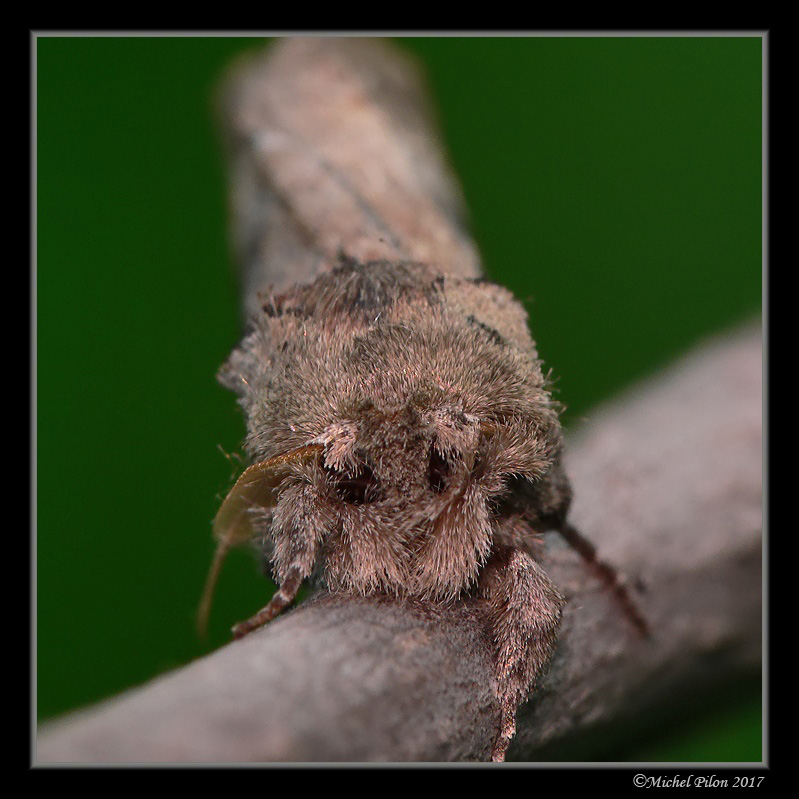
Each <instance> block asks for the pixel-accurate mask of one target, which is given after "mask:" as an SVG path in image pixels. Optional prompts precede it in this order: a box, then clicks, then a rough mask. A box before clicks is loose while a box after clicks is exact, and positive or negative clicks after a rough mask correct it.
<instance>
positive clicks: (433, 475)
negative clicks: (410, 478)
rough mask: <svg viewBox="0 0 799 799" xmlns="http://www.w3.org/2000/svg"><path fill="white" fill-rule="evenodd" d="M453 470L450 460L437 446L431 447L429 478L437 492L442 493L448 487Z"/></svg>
mask: <svg viewBox="0 0 799 799" xmlns="http://www.w3.org/2000/svg"><path fill="white" fill-rule="evenodd" d="M451 471H452V466H451V465H450V462H449V461H448V460H447V459H446V458H445V457H444V456H443V455H442V454H441V453H440V452H439V451H438V450H437V449H436V448H435V447H431V449H430V463H429V466H428V472H427V479H428V480H429V482H430V488H431V489H433V491H434V492H435V493H436V494H441V493H442V492H443V491H444V490H445V489H446V487H447V483H449V476H450V473H451Z"/></svg>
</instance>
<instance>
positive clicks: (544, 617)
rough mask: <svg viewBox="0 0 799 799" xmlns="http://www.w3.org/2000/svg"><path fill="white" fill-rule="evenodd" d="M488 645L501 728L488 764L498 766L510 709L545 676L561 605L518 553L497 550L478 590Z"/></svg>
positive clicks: (512, 715)
mask: <svg viewBox="0 0 799 799" xmlns="http://www.w3.org/2000/svg"><path fill="white" fill-rule="evenodd" d="M478 594H479V596H481V597H482V598H483V599H484V600H485V601H486V606H487V627H488V632H489V634H490V636H491V640H492V642H493V645H494V659H495V660H494V668H495V671H494V676H495V681H496V682H495V691H496V695H497V699H498V701H499V705H500V708H501V727H500V733H499V737H498V738H497V740H496V742H495V744H494V748H493V751H492V753H491V759H492V760H494V761H500V762H501V761H503V760H504V759H505V753H506V752H507V749H508V744H509V743H510V741H511V738H513V736H514V734H515V732H516V708H517V707H518V705H519V704H520V703H521V702H522V701H524V699H525V698H526V697H527V695H528V694H529V693H530V691H532V689H533V688H534V687H535V686H536V684H537V683H538V682H539V681H540V680H541V678H542V677H543V676H544V674H545V673H546V670H547V667H548V666H549V661H550V659H551V658H552V654H553V652H554V650H555V644H556V642H557V632H558V627H559V625H560V618H561V612H562V609H563V605H564V603H565V600H564V598H563V597H562V596H561V594H560V593H559V592H558V590H557V588H555V586H554V585H553V584H552V582H550V580H549V578H548V577H547V576H546V574H545V573H544V571H543V570H542V569H541V567H540V566H539V565H538V564H537V563H536V562H535V561H534V560H533V559H532V558H531V557H530V555H528V554H527V553H526V552H523V551H521V550H518V549H509V548H502V549H499V550H498V551H496V552H495V553H494V555H493V556H492V558H491V560H490V561H489V562H488V564H487V565H486V567H485V569H484V570H483V573H482V575H481V578H480V582H479V584H478Z"/></svg>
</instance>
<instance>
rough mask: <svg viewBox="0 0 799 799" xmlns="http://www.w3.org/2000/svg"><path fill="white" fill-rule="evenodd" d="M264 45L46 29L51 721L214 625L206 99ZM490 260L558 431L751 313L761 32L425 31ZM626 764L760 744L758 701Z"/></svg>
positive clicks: (46, 569) (238, 434) (46, 711)
mask: <svg viewBox="0 0 799 799" xmlns="http://www.w3.org/2000/svg"><path fill="white" fill-rule="evenodd" d="M260 41H262V40H251V39H243V38H214V37H80V36H75V37H69V38H63V37H43V38H38V39H37V40H36V106H35V110H36V135H37V138H36V145H35V158H36V176H35V186H36V202H37V209H36V215H37V231H36V246H37V253H36V255H37V257H36V273H35V286H36V313H37V318H36V342H35V344H36V353H35V354H36V365H35V374H36V380H37V385H36V402H37V405H36V459H37V460H36V467H37V503H36V508H37V516H36V566H37V573H36V576H37V584H36V632H37V635H36V641H37V653H36V655H37V659H36V669H37V671H36V676H37V699H38V712H39V716H40V718H47V717H50V716H53V715H55V714H58V713H62V712H64V711H66V710H69V709H71V708H75V707H77V706H80V705H83V704H86V703H89V702H93V701H95V700H98V699H100V698H103V697H105V696H108V695H110V694H112V693H115V692H118V691H120V690H122V689H124V688H126V687H129V686H132V685H135V684H138V683H142V682H145V681H147V680H148V679H150V678H151V677H153V676H154V675H156V674H159V673H161V672H163V671H165V670H167V669H170V668H172V667H175V666H177V665H179V664H182V663H185V662H186V661H188V660H190V659H191V658H193V657H196V656H198V655H200V654H202V652H204V651H207V649H208V648H210V647H212V646H217V645H219V644H221V643H223V642H224V641H225V640H227V631H228V628H229V625H230V623H231V622H233V621H235V620H238V619H240V618H244V617H246V616H248V615H250V614H251V613H252V612H253V611H254V610H255V609H257V608H258V607H261V605H262V604H263V603H264V601H265V599H266V598H267V597H268V594H269V591H270V586H269V584H268V583H266V582H265V581H264V579H263V578H262V577H261V576H260V574H259V573H258V569H257V568H256V566H255V565H254V561H253V558H252V557H251V556H250V555H249V554H248V553H234V554H233V555H232V556H231V558H230V562H229V563H228V564H227V566H226V569H225V571H224V573H223V575H222V579H221V583H220V586H219V591H218V596H217V600H216V606H215V609H214V613H213V617H212V629H211V635H210V639H209V642H208V643H207V644H206V645H203V644H201V643H200V642H199V641H198V640H197V638H196V635H195V632H194V625H193V614H194V611H195V607H196V602H197V599H198V596H199V593H200V589H201V586H202V583H203V579H204V576H205V572H206V569H207V567H208V563H209V558H210V555H211V550H212V543H211V538H210V521H211V519H212V518H213V515H214V513H215V510H216V508H217V506H218V502H219V499H220V498H221V496H222V495H223V494H224V492H225V491H226V489H227V488H228V487H229V485H230V483H231V479H232V477H233V475H234V473H235V471H236V464H235V463H230V462H228V460H226V459H225V457H224V456H223V454H222V453H221V452H220V450H222V451H224V452H228V453H231V452H232V453H235V452H237V451H238V449H239V445H240V442H241V439H242V436H243V429H244V428H243V423H242V421H241V419H240V415H239V412H238V409H237V406H236V404H235V401H234V398H233V396H232V395H230V394H229V393H228V392H226V391H224V390H223V389H222V388H220V387H219V386H218V385H217V384H216V383H215V380H214V374H215V371H216V369H217V367H218V366H219V364H220V363H221V362H222V361H223V359H224V358H225V356H226V355H227V353H228V351H229V349H230V348H231V347H232V346H233V345H234V344H235V343H236V340H237V337H238V335H239V332H240V323H239V319H238V315H237V314H238V298H237V290H236V282H235V277H234V270H233V267H232V265H231V263H230V260H231V259H230V256H229V253H228V249H227V241H226V199H225V175H224V164H223V162H222V158H221V154H220V148H219V146H218V139H217V135H216V128H215V124H214V120H213V113H212V89H213V87H214V85H215V83H216V81H217V79H218V77H219V75H220V73H221V72H222V71H223V69H224V67H225V66H226V65H227V64H228V62H229V61H230V59H231V58H233V57H234V56H235V55H236V54H237V53H239V52H241V51H243V50H246V49H250V48H252V47H253V46H257V45H258V44H259V42H260ZM403 45H404V46H406V47H407V48H408V49H410V50H412V51H414V52H415V53H416V54H418V56H419V57H420V58H421V60H422V61H423V62H424V65H425V67H426V70H427V73H428V76H429V78H430V82H431V86H432V88H433V92H434V95H435V98H436V103H437V105H438V108H439V109H440V116H441V122H442V126H443V130H444V135H445V139H446V141H447V144H448V146H449V148H450V151H451V155H452V159H453V161H454V164H455V168H456V171H457V173H458V174H459V175H460V177H461V179H462V182H463V185H464V190H465V193H466V197H467V202H468V205H469V207H470V210H471V214H472V217H473V227H474V231H475V235H476V237H477V240H478V242H479V245H480V247H481V251H482V253H483V255H484V259H485V263H486V267H487V270H488V272H489V274H490V275H491V276H492V277H493V278H495V279H496V280H497V281H499V282H502V283H504V284H506V285H507V286H509V287H510V288H511V289H512V290H513V291H514V292H515V293H516V294H517V295H518V296H520V297H521V298H523V299H526V300H527V301H528V309H529V311H530V316H531V326H532V330H533V333H534V336H535V338H536V339H537V340H538V342H539V345H540V351H541V354H542V356H543V358H544V359H545V361H546V362H547V364H550V365H551V366H552V368H553V370H554V373H555V375H556V376H557V379H558V384H557V385H558V388H559V392H560V399H561V400H562V401H563V402H564V403H565V404H566V405H567V406H568V410H567V415H566V418H565V421H566V423H567V424H576V423H578V422H579V421H580V420H581V419H583V418H585V417H587V416H590V409H591V408H592V406H594V405H595V404H596V403H598V402H600V401H602V400H603V399H605V398H607V397H609V396H610V395H612V394H613V393H614V392H616V391H618V390H620V389H621V388H623V387H624V386H625V385H627V384H629V383H630V382H631V381H633V380H635V379H636V378H639V377H641V376H643V375H646V374H648V373H651V372H653V371H655V370H656V369H657V368H658V367H660V366H662V365H663V364H666V363H668V362H669V361H670V360H672V359H673V358H674V357H675V356H678V355H679V354H680V353H682V352H683V351H685V350H687V349H688V348H690V347H691V346H692V345H693V344H694V343H695V342H696V341H698V340H699V339H701V338H702V337H703V336H705V335H707V334H710V333H712V332H714V331H717V330H719V329H723V328H725V327H727V326H731V325H733V324H735V323H737V322H739V321H741V320H744V319H747V318H750V317H752V316H754V315H756V314H757V313H758V312H759V309H760V307H761V286H762V273H761V79H762V76H761V59H762V51H761V48H762V42H761V39H760V38H758V37H746V36H743V37H664V38H651V37H643V38H639V37H624V38H613V37H607V38H604V37H598V38H558V37H530V38H454V37H453V38H414V39H408V40H404V41H403ZM720 712H721V715H720V716H718V717H716V716H714V715H708V714H707V713H705V714H703V715H702V716H701V717H700V718H699V719H698V720H696V721H693V720H692V718H691V716H690V714H689V711H688V710H686V720H685V723H684V724H683V725H681V726H680V728H679V729H678V730H677V731H675V732H674V733H672V734H671V737H668V736H667V737H666V738H665V739H660V740H656V741H654V742H652V745H651V746H650V745H649V743H646V745H644V744H643V743H642V745H641V747H639V749H637V750H633V749H631V750H628V751H626V752H623V753H617V755H616V757H617V758H618V759H651V760H670V759H674V760H695V761H702V760H730V761H740V760H752V761H758V760H760V758H761V752H760V701H759V689H758V688H757V687H753V688H751V689H749V690H748V691H745V692H744V694H743V695H742V696H741V697H738V696H736V697H732V696H731V697H730V698H729V701H728V702H725V703H724V708H723V710H722V711H720Z"/></svg>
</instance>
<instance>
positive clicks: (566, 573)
mask: <svg viewBox="0 0 799 799" xmlns="http://www.w3.org/2000/svg"><path fill="white" fill-rule="evenodd" d="M761 440H762V439H761V343H760V335H759V332H758V331H757V330H754V329H752V328H748V329H746V330H743V331H739V332H738V333H736V334H734V335H732V336H729V337H727V338H725V339H716V340H714V341H712V342H711V343H709V344H707V345H706V346H704V347H703V348H701V349H700V350H699V351H698V352H696V353H694V354H693V355H692V356H690V357H689V358H688V359H686V360H685V361H683V362H682V363H680V364H679V365H678V366H676V367H674V368H673V369H671V370H669V371H668V372H667V373H666V374H664V375H662V376H660V377H658V378H657V379H655V380H653V381H651V382H650V383H648V384H645V385H643V386H640V387H638V388H636V389H635V390H633V391H632V392H630V393H628V394H627V395H626V396H625V397H623V398H622V399H620V400H618V401H617V402H615V403H613V404H611V405H610V406H608V407H607V408H605V409H604V410H602V411H600V412H599V413H597V414H596V415H595V416H594V418H593V419H592V421H591V423H590V424H589V425H587V426H586V427H585V428H584V429H583V430H582V431H581V432H580V434H579V435H578V436H577V437H575V438H574V439H573V440H571V442H570V447H569V450H568V452H569V468H570V473H571V475H572V478H573V481H574V488H575V497H576V503H575V507H574V516H573V518H574V521H575V523H576V524H577V525H579V527H580V528H581V529H582V530H583V531H584V532H585V533H586V534H587V535H589V536H590V537H591V539H592V540H593V541H594V542H595V543H596V544H597V546H598V548H599V551H600V554H601V556H602V557H603V558H605V559H607V560H609V561H610V562H612V563H613V564H614V565H615V566H617V567H618V568H619V569H620V570H621V571H622V572H623V573H625V574H627V575H628V576H629V577H630V578H632V579H634V580H640V581H642V582H643V583H644V585H645V588H646V590H645V593H643V594H641V595H640V605H641V607H642V609H643V611H644V613H645V614H646V616H647V618H648V620H649V622H650V624H651V627H652V631H653V634H652V637H651V638H650V639H648V640H642V639H640V638H638V637H636V635H635V633H634V632H633V631H632V630H631V629H630V627H629V624H628V623H627V620H626V619H625V617H624V616H623V615H622V614H620V613H619V612H618V608H617V607H616V606H615V604H614V603H613V601H612V599H611V598H610V597H608V596H607V595H606V593H605V592H604V591H603V590H602V588H601V587H600V586H599V585H598V583H597V582H596V581H595V579H594V578H592V577H591V576H590V575H589V573H588V572H587V571H586V569H585V567H584V566H583V564H582V563H581V562H580V559H579V557H578V556H577V555H576V554H575V553H573V552H572V551H571V550H570V549H568V548H567V547H566V546H565V545H564V544H563V543H562V542H560V541H558V539H557V538H554V537H553V538H552V540H551V541H550V544H551V545H550V546H549V548H548V554H547V556H546V558H545V560H544V568H545V569H546V571H547V572H548V573H549V574H550V576H551V577H552V578H553V580H554V581H555V583H556V584H557V585H558V586H559V587H560V588H561V590H563V591H564V592H565V593H566V594H567V596H568V600H569V601H568V605H567V608H566V611H565V616H564V622H563V628H562V634H561V637H560V640H559V645H558V650H557V654H556V656H555V660H554V662H553V665H552V668H551V671H550V674H549V677H548V679H547V681H546V683H545V685H544V686H543V688H542V690H541V691H539V693H538V695H537V696H536V697H534V698H533V699H532V700H531V701H530V702H528V703H527V705H526V706H525V707H523V708H522V711H521V713H520V717H519V732H518V735H517V738H516V739H515V741H514V742H513V744H512V747H511V751H510V753H509V754H510V757H511V758H514V757H515V758H524V759H563V758H567V757H568V756H569V754H570V753H574V752H579V753H580V757H582V758H590V757H591V752H592V751H596V745H597V741H598V740H599V739H600V736H601V738H602V739H604V740H605V742H606V741H607V740H608V739H609V738H615V739H617V740H618V739H619V736H620V735H622V734H623V730H624V729H625V728H628V727H629V726H630V725H631V724H636V723H641V722H642V720H650V721H651V720H652V719H655V718H657V716H655V715H653V714H654V713H656V712H657V711H662V710H663V709H664V708H667V707H669V706H672V707H673V706H675V704H677V705H679V706H680V707H684V704H685V702H686V701H690V699H691V697H695V696H696V695H697V693H698V692H701V691H705V690H707V688H708V687H709V686H719V685H728V684H730V683H731V682H733V681H735V680H739V679H741V678H742V677H744V676H747V675H750V676H751V675H753V674H757V673H758V670H759V668H760V653H761V570H762V565H761V528H762V512H761V486H762V483H761V467H762V460H761ZM490 673H491V670H490V654H489V648H488V645H487V642H486V641H485V640H484V638H483V632H482V630H481V629H480V626H479V623H478V622H477V618H476V616H475V615H474V614H473V613H472V610H471V608H470V607H469V606H468V605H467V604H459V605H455V606H453V607H449V608H440V607H430V606H425V605H422V604H415V603H398V602H389V601H387V600H382V599H379V598H375V599H352V598H346V597H336V596H330V595H323V596H321V597H319V598H316V599H315V600H313V601H310V602H307V603H305V604H304V605H302V606H301V607H299V608H298V609H296V610H294V611H293V612H291V613H289V614H287V615H286V616H284V617H283V618H280V619H278V620H277V621H275V622H273V623H271V624H269V625H268V626H267V627H265V628H264V629H262V630H259V631H257V632H255V633H252V634H251V635H249V636H248V637H246V638H244V639H242V640H241V641H237V642H234V643H231V644H229V645H228V646H225V647H223V648H222V649H220V650H218V651H216V652H214V653H212V654H211V655H209V656H207V657H205V658H203V659H201V660H198V661H196V662H194V663H191V664H189V665H188V666H186V667H184V668H182V669H179V670H177V671H175V672H173V673H171V674H168V675H166V676H164V677H161V678H159V679H157V680H155V681H154V682H153V683H151V684H149V685H147V686H144V687H143V688H139V689H135V690H133V691H130V692H128V693H126V694H124V695H122V696H121V697H119V698H116V699H112V700H109V701H107V702H105V703H102V704H101V705H99V706H97V707H94V708H91V709H89V710H85V711H81V712H79V713H76V714H73V715H72V716H70V717H68V718H67V719H64V720H62V721H58V722H55V723H52V724H50V725H47V727H46V729H45V730H44V731H43V732H42V734H41V735H40V738H39V742H38V751H37V760H38V762H40V763H42V762H87V763H94V762H144V763H155V762H273V761H350V762H360V761H421V760H483V759H486V758H487V757H488V753H489V751H490V747H491V743H492V741H493V739H494V737H495V735H496V732H497V725H498V716H497V713H496V710H495V708H494V706H493V704H492V698H491V690H490Z"/></svg>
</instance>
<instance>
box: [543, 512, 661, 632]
mask: <svg viewBox="0 0 799 799" xmlns="http://www.w3.org/2000/svg"><path fill="white" fill-rule="evenodd" d="M557 529H558V532H559V533H560V534H561V535H562V536H563V539H564V540H565V541H566V542H567V543H568V544H569V546H571V547H572V549H574V550H576V552H577V554H579V555H580V557H581V558H582V559H583V560H584V561H585V562H586V563H587V564H588V566H589V567H590V568H591V570H592V571H593V572H594V573H595V574H596V576H597V577H598V578H599V579H600V580H601V581H602V582H603V583H604V585H605V587H606V588H607V589H608V591H610V592H611V593H612V594H613V596H614V597H615V598H616V601H617V602H618V603H619V605H620V606H621V608H622V610H623V611H624V615H625V616H627V618H628V619H629V620H630V622H631V623H632V625H633V626H634V627H635V629H636V630H637V631H638V633H639V634H640V635H642V636H644V637H645V638H646V637H648V636H649V625H648V624H647V621H646V619H645V618H644V617H643V615H642V614H641V611H639V610H638V608H637V607H636V606H635V603H634V602H633V599H632V597H631V596H630V594H629V593H628V591H627V588H626V587H625V585H624V584H623V583H622V582H621V580H620V579H619V574H618V572H617V571H616V569H614V568H613V566H611V565H610V564H609V563H605V561H602V560H599V558H597V551H596V547H595V546H594V545H593V544H592V543H591V542H590V541H589V540H588V539H587V538H586V537H585V536H584V535H583V534H582V533H581V532H580V531H579V530H578V529H577V528H576V527H573V526H572V525H571V524H569V523H568V522H564V523H563V524H562V525H561V526H560V527H559V528H557Z"/></svg>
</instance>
